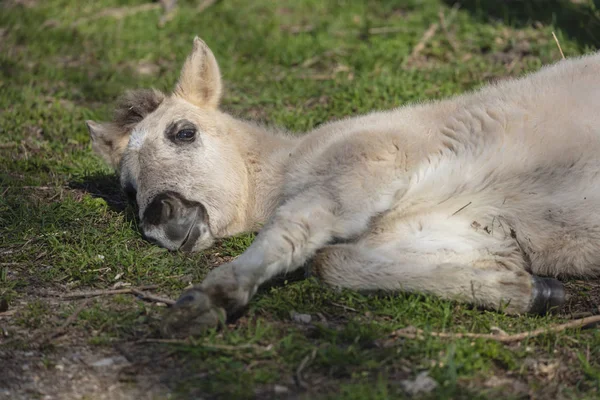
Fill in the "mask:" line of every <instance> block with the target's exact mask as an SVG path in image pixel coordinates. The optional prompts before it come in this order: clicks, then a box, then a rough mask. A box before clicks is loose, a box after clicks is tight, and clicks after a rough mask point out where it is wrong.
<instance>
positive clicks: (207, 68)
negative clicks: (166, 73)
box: [174, 36, 222, 109]
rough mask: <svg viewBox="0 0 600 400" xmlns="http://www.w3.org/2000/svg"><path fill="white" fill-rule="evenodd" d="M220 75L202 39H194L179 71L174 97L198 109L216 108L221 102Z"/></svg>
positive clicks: (217, 66) (210, 52)
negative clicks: (192, 47)
mask: <svg viewBox="0 0 600 400" xmlns="http://www.w3.org/2000/svg"><path fill="white" fill-rule="evenodd" d="M221 92H222V83H221V73H220V71H219V65H218V64H217V60H216V58H215V56H214V54H213V53H212V51H210V49H209V48H208V46H207V45H206V43H204V41H202V39H200V38H199V37H198V36H196V37H195V38H194V49H193V50H192V53H191V54H190V55H189V56H188V58H187V59H186V60H185V63H184V64H183V68H182V69H181V75H180V76H179V82H177V86H175V91H174V93H175V95H177V96H180V97H183V98H184V99H186V100H187V101H189V102H190V103H193V104H196V105H197V106H199V107H205V108H213V109H214V108H217V107H218V106H219V101H220V100H221Z"/></svg>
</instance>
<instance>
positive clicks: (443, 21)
mask: <svg viewBox="0 0 600 400" xmlns="http://www.w3.org/2000/svg"><path fill="white" fill-rule="evenodd" d="M459 8H460V3H455V4H454V6H453V7H452V10H451V11H450V14H448V18H446V17H445V16H444V12H443V11H442V10H440V12H439V14H438V16H439V18H440V25H441V27H442V30H443V31H444V34H445V35H446V40H447V41H448V43H449V44H450V46H451V47H452V50H454V52H457V51H458V45H457V44H456V41H455V40H454V38H452V37H451V36H450V31H449V30H448V27H449V26H450V24H451V23H452V21H453V20H454V18H455V17H456V14H457V12H458V9H459Z"/></svg>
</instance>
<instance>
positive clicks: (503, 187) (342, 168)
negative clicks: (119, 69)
mask: <svg viewBox="0 0 600 400" xmlns="http://www.w3.org/2000/svg"><path fill="white" fill-rule="evenodd" d="M193 54H195V55H194V56H191V57H190V58H188V61H187V62H186V66H184V69H183V71H182V76H183V77H188V78H181V79H180V83H179V86H178V91H177V92H176V94H175V95H174V96H172V97H171V98H170V99H168V100H166V101H165V102H163V104H161V106H160V107H159V108H158V109H157V110H156V111H155V112H154V113H153V114H151V115H149V116H148V117H146V118H145V119H144V121H142V122H141V123H140V129H143V130H144V131H147V132H148V134H147V137H146V139H145V140H143V141H140V139H139V138H138V137H137V136H136V137H135V139H134V137H133V136H132V138H131V140H130V146H129V148H128V152H129V151H132V150H134V149H137V150H138V151H139V154H140V160H139V162H138V163H139V165H137V166H135V167H134V166H131V165H129V164H125V165H126V168H127V171H128V172H127V173H129V174H130V175H131V177H132V179H134V180H136V181H137V182H138V184H139V185H138V186H139V187H140V190H141V192H142V193H141V194H138V197H139V202H140V204H141V205H140V208H141V209H143V207H144V204H147V203H148V201H149V200H148V199H150V198H152V196H154V195H155V194H156V193H157V192H160V191H163V190H167V189H170V190H178V191H179V192H180V193H182V194H183V195H184V196H185V197H186V198H189V199H191V200H194V201H198V202H201V203H203V204H205V205H206V208H207V210H208V213H209V216H210V230H211V232H212V235H214V236H215V237H225V236H230V235H233V234H236V233H239V232H244V231H249V230H253V229H257V228H259V227H262V226H263V225H264V227H263V228H262V229H261V230H260V233H259V235H258V237H257V239H256V240H255V242H254V243H253V244H252V245H251V246H250V248H249V249H248V250H247V251H246V252H244V253H243V254H242V255H241V256H240V257H238V258H237V259H236V260H235V261H233V262H232V263H230V264H227V265H225V266H223V267H220V268H217V269H216V270H215V271H213V272H211V274H209V276H208V277H207V279H206V280H205V281H204V282H203V283H202V284H201V285H200V286H199V287H198V289H197V290H201V291H203V292H206V293H208V294H210V293H212V291H213V289H214V288H215V287H217V286H224V285H228V286H227V287H228V288H230V289H227V290H230V291H231V293H232V295H231V296H232V298H233V296H234V294H233V293H235V296H237V297H235V299H238V298H239V299H242V300H239V304H236V306H242V305H243V304H245V302H247V301H248V300H249V298H250V297H251V295H252V294H253V293H254V291H255V290H256V288H257V286H258V285H260V284H261V283H262V282H264V281H266V280H268V279H269V278H270V277H272V276H273V275H275V274H278V273H281V272H286V271H290V270H293V269H296V268H298V267H300V266H302V265H304V264H305V263H306V262H307V261H309V260H312V265H313V271H314V272H315V273H316V274H317V275H318V276H320V277H321V278H322V279H323V280H324V281H326V282H328V283H330V284H332V285H336V286H343V287H350V288H355V289H365V290H373V289H389V290H409V291H419V292H427V293H434V294H437V295H439V296H442V297H446V298H455V299H458V300H461V301H468V302H472V303H476V304H481V305H484V306H486V307H490V308H496V309H499V308H502V307H504V305H505V303H508V307H507V308H506V310H507V311H509V312H524V311H527V310H528V308H529V307H530V306H531V303H532V301H533V300H534V299H533V296H534V289H533V286H532V285H533V283H532V282H533V281H532V274H540V275H550V276H565V277H566V276H585V277H595V276H598V275H600V211H598V204H600V156H599V155H600V113H599V112H598V109H599V107H600V55H598V54H595V55H591V56H586V57H582V58H578V59H571V60H565V61H561V62H559V63H557V64H556V65H553V66H550V67H546V68H543V69H542V70H541V71H539V72H537V73H535V74H531V75H529V76H527V77H525V78H522V79H518V80H510V81H506V82H503V83H500V84H497V85H491V86H488V87H485V88H483V89H481V90H479V91H477V92H474V93H469V94H466V95H463V96H457V97H454V98H451V99H448V100H443V101H438V102H431V103H425V104H417V105H410V106H405V107H401V108H398V109H395V110H391V111H383V112H374V113H370V114H367V115H363V116H358V117H353V118H347V119H342V120H340V121H336V122H332V123H328V124H325V125H323V126H321V127H319V128H317V129H316V130H314V131H312V132H309V133H307V134H306V135H303V136H300V137H293V138H292V137H290V136H289V135H286V134H284V133H277V132H271V131H268V130H266V129H264V128H262V127H259V126H256V125H253V124H250V123H246V122H243V121H239V120H235V119H233V118H232V117H230V116H228V115H226V114H223V113H221V112H219V111H217V110H216V109H214V107H213V106H214V104H215V103H216V101H215V99H214V98H211V99H210V101H207V103H206V104H208V105H210V106H207V105H206V104H204V105H202V104H200V103H199V101H201V100H199V97H198V96H199V94H198V93H212V94H214V93H220V88H221V84H220V78H219V77H218V74H217V75H215V74H209V75H208V76H204V77H203V78H204V79H201V80H194V79H193V78H192V77H191V76H192V74H194V73H198V71H200V70H203V69H202V68H200V66H202V65H209V66H210V68H208V69H209V72H210V69H211V68H212V69H213V70H216V71H218V69H217V67H216V61H214V59H213V56H212V53H211V52H210V50H209V49H208V47H206V46H205V45H201V44H198V43H196V47H195V52H194V53H193ZM206 57H208V58H209V59H210V60H209V61H210V62H207V61H203V60H204V58H206ZM190 60H191V61H190ZM203 63H204V64H203ZM205 69H206V68H205ZM192 81H193V82H195V83H194V85H200V84H201V85H208V86H210V85H211V82H217V83H215V85H216V86H215V88H214V90H204V91H201V92H198V91H196V92H194V90H195V89H194V88H195V86H193V85H192V86H189V87H186V85H187V84H186V82H192ZM192 92H194V93H196V95H195V96H191V95H190V93H192ZM176 116H177V117H180V116H185V118H186V119H188V120H190V121H193V122H194V123H195V124H197V125H198V126H199V127H201V128H202V129H201V130H202V132H203V135H202V146H198V147H197V149H196V151H195V152H190V153H189V154H188V153H183V152H181V151H179V152H178V153H176V150H173V149H172V148H170V147H168V146H163V145H162V143H164V141H161V140H162V139H161V138H162V135H163V131H164V129H165V126H167V124H168V123H169V122H171V121H172V120H174V119H176V118H175V117H176ZM144 136H145V135H144ZM132 142H133V143H132ZM182 154H185V155H183V156H182ZM125 157H127V153H126V154H125ZM182 157H183V158H182ZM135 168H137V169H138V171H139V172H137V173H136V172H131V171H133V170H135ZM334 240H336V241H338V242H340V243H338V244H331V243H332V242H333V241H334ZM207 243H208V242H207ZM200 249H202V245H198V246H197V247H196V250H200ZM232 271H233V272H232ZM232 276H233V277H235V279H236V280H237V281H236V282H237V284H236V285H237V286H236V285H234V287H235V289H231V287H232V286H231V285H232V283H231V279H233V278H232ZM240 293H245V294H244V295H243V296H242V295H241V294H240ZM221 295H222V291H221ZM214 301H216V300H214ZM236 301H238V300H236Z"/></svg>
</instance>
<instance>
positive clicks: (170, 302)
mask: <svg viewBox="0 0 600 400" xmlns="http://www.w3.org/2000/svg"><path fill="white" fill-rule="evenodd" d="M131 293H132V294H135V295H137V296H139V297H141V298H142V299H148V300H152V301H156V302H158V303H165V304H167V305H169V306H172V305H173V304H175V303H176V301H175V300H171V299H168V298H166V297H161V296H157V295H154V294H151V293H146V292H142V291H141V290H138V289H131Z"/></svg>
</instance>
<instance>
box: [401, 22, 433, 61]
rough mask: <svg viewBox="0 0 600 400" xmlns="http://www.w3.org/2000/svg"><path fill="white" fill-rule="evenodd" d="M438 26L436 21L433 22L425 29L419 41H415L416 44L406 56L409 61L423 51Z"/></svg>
mask: <svg viewBox="0 0 600 400" xmlns="http://www.w3.org/2000/svg"><path fill="white" fill-rule="evenodd" d="M439 26H440V25H439V24H438V23H437V22H434V23H432V24H431V25H429V29H427V30H426V31H425V33H424V34H423V37H421V40H419V43H417V45H416V46H415V47H414V48H413V51H412V53H410V56H409V57H408V60H409V61H411V60H413V59H415V58H416V57H417V56H418V55H419V54H420V53H421V52H422V51H423V49H424V48H425V46H426V45H427V43H428V42H429V41H430V40H431V38H432V37H433V36H434V35H435V33H436V32H437V30H438V28H439Z"/></svg>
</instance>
